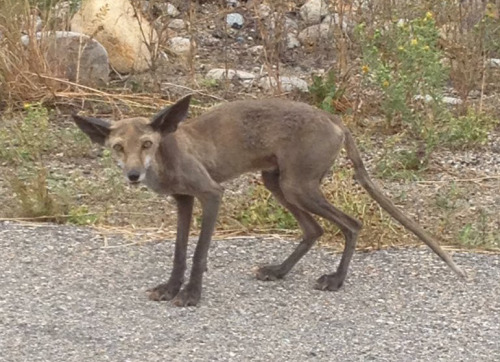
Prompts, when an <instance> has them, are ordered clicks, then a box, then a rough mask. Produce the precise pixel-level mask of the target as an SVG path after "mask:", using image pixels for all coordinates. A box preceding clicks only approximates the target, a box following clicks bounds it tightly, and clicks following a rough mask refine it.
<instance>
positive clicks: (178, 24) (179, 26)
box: [168, 19, 186, 30]
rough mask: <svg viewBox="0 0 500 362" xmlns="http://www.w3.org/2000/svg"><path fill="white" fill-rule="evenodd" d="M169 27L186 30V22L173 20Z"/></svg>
mask: <svg viewBox="0 0 500 362" xmlns="http://www.w3.org/2000/svg"><path fill="white" fill-rule="evenodd" d="M168 27H169V28H170V29H175V30H182V29H186V22H185V21H184V20H182V19H173V20H172V21H170V22H169V23H168Z"/></svg>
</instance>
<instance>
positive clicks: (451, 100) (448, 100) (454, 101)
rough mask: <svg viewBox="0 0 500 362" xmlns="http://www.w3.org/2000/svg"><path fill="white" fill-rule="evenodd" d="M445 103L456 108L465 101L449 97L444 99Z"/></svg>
mask: <svg viewBox="0 0 500 362" xmlns="http://www.w3.org/2000/svg"><path fill="white" fill-rule="evenodd" d="M443 102H444V103H445V104H449V105H453V106H456V105H459V104H462V103H463V101H462V100H461V99H460V98H455V97H448V96H445V97H443Z"/></svg>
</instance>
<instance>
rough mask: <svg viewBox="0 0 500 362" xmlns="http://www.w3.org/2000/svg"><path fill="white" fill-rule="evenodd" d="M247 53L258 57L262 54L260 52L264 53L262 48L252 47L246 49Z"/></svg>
mask: <svg viewBox="0 0 500 362" xmlns="http://www.w3.org/2000/svg"><path fill="white" fill-rule="evenodd" d="M248 51H249V52H250V54H253V55H259V54H262V52H263V51H264V46H263V45H254V46H253V47H250V48H248Z"/></svg>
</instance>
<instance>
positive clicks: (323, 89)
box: [309, 70, 344, 113]
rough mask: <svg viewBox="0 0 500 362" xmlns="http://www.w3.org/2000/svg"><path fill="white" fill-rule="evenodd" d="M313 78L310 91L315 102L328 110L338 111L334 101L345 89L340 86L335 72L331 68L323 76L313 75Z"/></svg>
mask: <svg viewBox="0 0 500 362" xmlns="http://www.w3.org/2000/svg"><path fill="white" fill-rule="evenodd" d="M312 80H313V82H312V84H311V86H310V87H309V93H310V94H311V97H312V101H313V103H314V104H315V105H316V106H317V107H319V108H321V109H323V110H325V111H327V112H330V113H337V111H336V109H335V107H334V104H333V103H334V101H337V100H339V99H340V98H341V97H342V96H343V95H344V90H343V89H339V88H338V85H337V82H336V76H335V72H334V71H333V70H329V71H328V72H327V73H326V74H325V75H323V76H318V75H313V77H312Z"/></svg>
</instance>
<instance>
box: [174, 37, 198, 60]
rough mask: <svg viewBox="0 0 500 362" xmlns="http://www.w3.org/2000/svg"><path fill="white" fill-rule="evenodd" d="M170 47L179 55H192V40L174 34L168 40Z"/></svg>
mask: <svg viewBox="0 0 500 362" xmlns="http://www.w3.org/2000/svg"><path fill="white" fill-rule="evenodd" d="M193 45H194V44H193ZM168 48H169V49H170V50H171V51H172V52H174V53H175V54H177V55H182V56H189V55H191V40H189V38H183V37H181V36H174V37H173V38H170V39H169V40H168Z"/></svg>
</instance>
